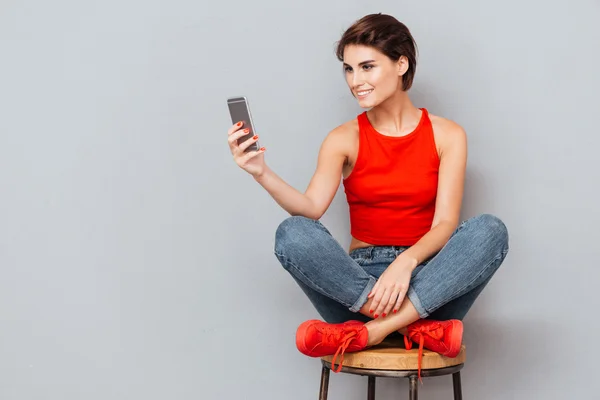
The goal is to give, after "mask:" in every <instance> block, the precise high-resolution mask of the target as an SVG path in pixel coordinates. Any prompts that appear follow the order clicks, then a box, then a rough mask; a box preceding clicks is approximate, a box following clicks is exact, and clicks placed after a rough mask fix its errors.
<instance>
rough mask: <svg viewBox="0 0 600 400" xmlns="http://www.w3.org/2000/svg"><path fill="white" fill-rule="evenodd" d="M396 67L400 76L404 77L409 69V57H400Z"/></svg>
mask: <svg viewBox="0 0 600 400" xmlns="http://www.w3.org/2000/svg"><path fill="white" fill-rule="evenodd" d="M396 65H397V66H398V68H397V69H398V76H402V75H404V74H405V73H406V71H408V68H409V64H408V57H406V56H400V58H399V59H398V62H397V63H396Z"/></svg>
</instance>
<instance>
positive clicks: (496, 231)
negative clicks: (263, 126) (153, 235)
mask: <svg viewBox="0 0 600 400" xmlns="http://www.w3.org/2000/svg"><path fill="white" fill-rule="evenodd" d="M416 54H417V50H416V44H415V41H414V39H413V37H412V35H411V33H410V31H409V29H408V28H407V27H406V26H405V25H404V24H402V23H401V22H399V21H398V20H397V19H395V18H394V17H392V16H389V15H383V14H372V15H367V16H365V17H364V18H362V19H360V20H358V21H357V22H356V23H355V24H354V25H352V26H351V27H350V28H348V30H347V31H346V32H345V33H344V34H343V36H342V38H341V40H340V41H339V43H338V47H337V51H336V55H337V57H338V59H339V60H340V61H341V62H342V65H343V70H344V74H345V78H346V82H347V84H348V88H349V89H350V91H351V93H352V95H353V96H354V97H355V98H356V99H357V100H358V103H359V105H360V106H361V107H363V108H369V110H368V111H364V112H362V113H361V114H359V115H357V117H356V118H354V119H352V120H350V121H348V122H346V123H344V124H342V125H340V126H338V127H337V128H335V129H334V130H333V131H331V132H330V133H329V134H328V135H327V137H326V138H325V139H324V141H323V143H322V145H321V148H320V151H319V156H318V161H317V168H316V171H315V173H314V176H313V177H312V179H311V181H310V183H309V185H308V188H307V190H306V191H305V192H304V193H301V192H299V191H298V190H296V189H294V188H293V187H291V186H290V185H288V184H287V183H286V182H285V181H283V180H282V179H281V178H280V177H279V176H277V175H276V174H275V173H274V172H273V171H272V170H271V169H270V168H268V166H267V165H266V163H265V160H264V150H261V151H245V150H246V149H247V148H248V147H249V146H251V145H252V143H254V141H255V140H257V137H255V138H253V139H248V140H247V141H245V142H243V143H241V144H238V143H237V141H238V139H239V138H240V137H241V136H243V135H244V134H245V133H244V132H243V129H242V124H235V125H234V126H232V127H231V128H230V129H229V132H228V136H229V146H230V149H231V152H232V154H233V156H234V159H235V161H236V163H237V164H238V165H239V166H240V167H241V168H242V169H244V170H245V171H247V172H248V173H250V174H251V175H252V176H253V177H254V179H255V180H256V181H257V182H258V183H259V184H260V185H262V187H264V188H265V189H266V190H267V191H268V192H269V194H270V195H271V196H272V197H273V199H275V201H276V202H277V203H278V204H279V205H280V206H281V207H282V208H283V209H284V210H286V211H287V212H288V213H289V214H291V216H290V217H289V218H287V219H286V220H284V221H283V222H282V223H281V224H280V225H279V227H278V229H277V232H276V235H275V255H276V256H277V258H278V259H279V261H280V262H281V265H282V266H283V267H284V268H285V269H286V270H287V271H289V273H290V274H291V276H292V277H293V278H294V280H295V281H296V282H297V283H298V285H299V286H300V287H301V289H302V290H303V291H304V293H306V295H307V296H308V297H309V299H310V300H311V302H312V303H313V305H314V306H315V308H316V310H317V311H318V312H319V314H320V315H321V317H322V318H323V319H324V320H325V321H320V320H310V321H306V322H304V323H302V324H301V325H300V326H299V328H298V330H297V334H296V345H297V347H298V349H299V350H300V351H301V352H302V353H303V354H306V355H308V356H312V357H321V356H325V355H331V354H340V353H343V352H344V351H346V352H350V351H358V350H362V349H364V348H366V347H369V346H372V345H375V344H378V343H380V342H381V341H383V339H384V338H385V337H386V336H387V335H389V334H391V333H393V332H396V331H399V332H401V333H402V334H404V335H405V336H406V337H407V338H409V339H410V340H412V341H415V342H417V343H419V344H420V346H425V347H427V348H428V349H429V350H432V351H436V352H439V353H441V354H443V355H445V356H448V357H455V356H456V355H457V354H458V351H459V349H460V347H461V343H462V332H463V325H462V319H463V317H464V316H465V314H466V313H467V312H468V310H469V309H470V308H471V306H472V305H473V302H474V301H475V299H476V298H477V296H478V295H479V293H481V291H482V290H483V288H484V287H485V286H486V285H487V283H488V282H489V281H490V279H491V278H492V276H493V275H494V273H495V272H496V270H497V269H498V267H499V266H500V264H502V262H503V260H504V258H505V257H506V255H507V252H508V232H507V229H506V226H505V225H504V223H503V222H502V221H501V220H500V219H498V218H497V217H495V216H492V215H489V214H483V215H479V216H477V217H474V218H471V219H469V220H466V221H463V222H462V223H461V222H460V221H459V215H460V209H461V203H462V196H463V187H464V176H465V168H466V161H467V139H466V134H465V132H464V130H463V129H462V128H461V126H460V125H458V124H457V123H455V122H453V121H450V120H448V119H445V118H442V117H439V116H436V115H433V114H430V113H429V112H428V110H427V109H426V108H424V107H421V108H418V107H416V106H415V105H414V104H413V103H412V101H411V99H410V97H409V95H408V91H409V89H410V88H411V86H412V83H413V80H414V78H415V72H416V65H417V60H416ZM340 178H343V185H344V189H345V193H346V198H347V200H348V204H349V210H350V229H351V231H350V233H351V235H352V240H351V243H350V248H349V249H348V251H346V250H344V249H343V248H342V247H341V246H340V244H339V243H338V242H337V241H336V240H335V239H334V238H333V236H332V235H331V234H330V233H329V231H328V230H327V228H325V226H323V224H322V223H321V222H320V221H319V219H320V218H321V216H322V215H323V213H325V211H326V210H327V209H328V207H329V205H330V204H331V201H332V200H333V197H334V195H335V193H336V191H337V189H338V187H339V183H340ZM440 332H441V333H440ZM334 364H335V360H333V363H332V368H333V365H334ZM340 368H341V365H340Z"/></svg>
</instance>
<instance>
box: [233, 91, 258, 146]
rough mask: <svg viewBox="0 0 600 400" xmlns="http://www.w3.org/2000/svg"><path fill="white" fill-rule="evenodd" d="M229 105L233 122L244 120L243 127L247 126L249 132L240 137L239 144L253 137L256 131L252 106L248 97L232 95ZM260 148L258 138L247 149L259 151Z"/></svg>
mask: <svg viewBox="0 0 600 400" xmlns="http://www.w3.org/2000/svg"><path fill="white" fill-rule="evenodd" d="M227 106H228V107H229V114H230V115H231V123H232V124H236V123H238V122H239V121H243V122H244V125H243V126H242V128H241V129H244V128H247V129H248V130H249V132H248V134H246V135H244V136H242V137H240V138H239V139H238V145H240V144H242V143H243V142H245V141H246V140H248V139H250V138H252V137H253V136H254V135H255V133H254V121H252V114H250V106H249V104H248V99H247V98H246V97H243V96H241V97H230V98H229V99H227ZM258 149H260V146H259V144H258V140H257V141H256V142H254V143H252V144H251V145H250V146H248V148H247V149H246V151H257V150H258Z"/></svg>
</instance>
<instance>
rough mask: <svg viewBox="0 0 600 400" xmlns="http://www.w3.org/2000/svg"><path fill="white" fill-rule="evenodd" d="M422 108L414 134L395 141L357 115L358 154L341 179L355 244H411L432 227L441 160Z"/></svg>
mask: <svg viewBox="0 0 600 400" xmlns="http://www.w3.org/2000/svg"><path fill="white" fill-rule="evenodd" d="M421 110H422V111H423V112H422V114H421V119H420V121H419V124H418V125H417V127H416V128H415V130H414V131H412V132H411V133H409V134H407V135H404V136H400V137H395V136H386V135H383V134H381V133H379V132H377V131H376V130H375V128H373V126H372V125H371V123H370V122H369V119H368V117H367V113H366V111H365V112H363V113H362V114H360V115H358V127H359V128H358V130H359V147H358V156H357V159H356V163H355V166H354V169H353V170H352V172H351V173H350V176H348V177H347V178H346V179H344V180H343V184H344V190H345V192H346V198H347V200H348V205H349V207H350V233H351V234H352V236H354V237H355V238H356V239H358V240H362V241H364V242H367V243H370V244H373V245H388V246H412V245H413V244H415V243H416V242H417V241H418V240H419V239H420V238H421V237H422V236H423V235H425V234H426V233H427V232H428V231H429V230H430V229H431V224H432V222H433V214H434V212H435V199H436V196H437V184H438V171H439V165H440V159H439V157H438V153H437V150H436V146H435V140H434V137H433V128H432V126H431V121H430V119H429V113H428V112H427V110H426V109H425V108H421Z"/></svg>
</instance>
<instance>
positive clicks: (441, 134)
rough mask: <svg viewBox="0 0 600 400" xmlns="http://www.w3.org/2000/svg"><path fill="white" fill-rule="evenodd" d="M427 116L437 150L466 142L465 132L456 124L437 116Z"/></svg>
mask: <svg viewBox="0 0 600 400" xmlns="http://www.w3.org/2000/svg"><path fill="white" fill-rule="evenodd" d="M428 114H429V120H430V121H431V126H432V128H433V135H434V137H435V141H436V144H437V147H438V149H443V147H445V146H452V145H454V144H456V143H457V142H464V141H465V140H466V132H465V130H464V129H463V127H462V126H460V125H459V124H458V123H457V122H455V121H452V120H451V119H448V118H444V117H441V116H439V115H434V114H431V113H428Z"/></svg>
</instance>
